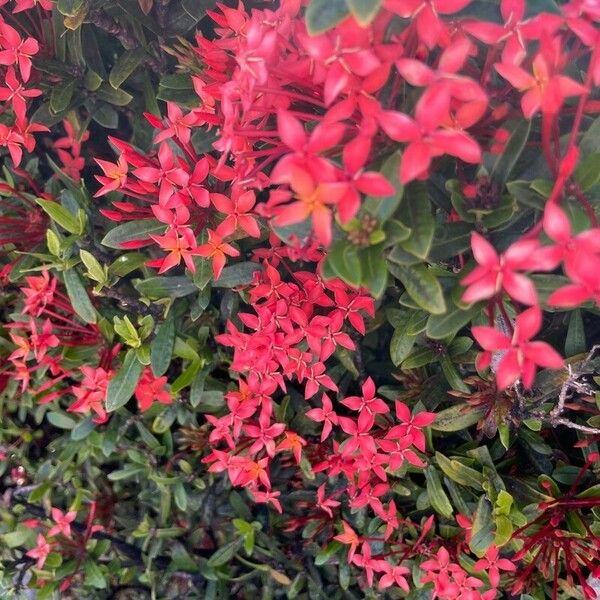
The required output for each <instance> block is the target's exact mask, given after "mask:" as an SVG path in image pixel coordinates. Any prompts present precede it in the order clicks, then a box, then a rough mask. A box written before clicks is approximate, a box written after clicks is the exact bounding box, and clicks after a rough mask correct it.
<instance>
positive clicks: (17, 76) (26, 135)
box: [0, 0, 53, 167]
mask: <svg viewBox="0 0 600 600" xmlns="http://www.w3.org/2000/svg"><path fill="white" fill-rule="evenodd" d="M7 4H8V0H4V1H2V2H1V4H0V69H1V72H2V79H3V84H2V85H1V86H0V102H2V103H5V104H4V105H3V106H2V108H1V111H2V112H3V113H4V112H6V111H10V112H11V113H12V118H11V119H10V121H9V122H11V124H10V125H9V124H7V123H5V122H2V123H0V146H2V147H5V148H6V149H7V150H8V152H9V153H10V156H11V158H12V161H13V166H14V167H18V166H19V164H20V162H21V159H22V157H23V150H24V149H25V150H26V151H27V152H32V151H33V149H34V147H35V137H34V134H35V133H38V132H41V131H48V128H47V127H46V126H44V125H40V124H39V123H33V122H30V121H29V120H28V118H27V109H28V105H29V104H30V103H31V99H32V98H36V97H38V96H40V95H41V93H42V91H41V90H40V89H38V88H36V87H34V86H32V80H33V79H35V77H34V74H33V73H32V58H33V57H35V56H36V55H37V54H38V53H39V52H40V39H43V35H40V34H39V32H41V30H42V25H41V21H43V20H44V19H46V18H48V17H47V16H44V14H43V13H42V12H39V13H38V15H37V17H31V22H32V23H33V24H34V25H35V26H36V33H35V36H34V35H31V33H30V31H29V30H28V29H26V28H24V27H23V25H22V24H21V22H20V21H18V20H15V19H14V18H13V17H12V15H13V14H14V13H19V12H21V11H26V10H28V9H31V8H32V7H34V6H36V5H37V6H38V7H39V8H40V9H41V11H49V10H51V9H52V4H53V3H52V2H51V1H50V0H41V1H40V2H38V1H37V0H15V2H14V6H13V7H12V11H10V10H9V9H8V7H7V6H6V5H7ZM11 4H13V3H12V2H11ZM36 19H37V21H36ZM11 23H12V24H11Z"/></svg>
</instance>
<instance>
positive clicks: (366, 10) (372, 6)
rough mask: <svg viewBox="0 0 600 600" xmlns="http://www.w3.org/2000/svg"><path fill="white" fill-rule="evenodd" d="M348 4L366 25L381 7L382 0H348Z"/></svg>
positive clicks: (355, 16) (356, 17)
mask: <svg viewBox="0 0 600 600" xmlns="http://www.w3.org/2000/svg"><path fill="white" fill-rule="evenodd" d="M313 1H314V0H313ZM346 4H347V5H348V8H349V9H350V12H351V13H352V15H353V16H354V18H355V19H356V20H357V21H358V23H359V25H361V26H362V27H366V26H367V25H368V24H369V23H370V22H371V21H372V20H373V19H374V18H375V17H376V16H377V13H378V12H379V9H380V8H381V0H346Z"/></svg>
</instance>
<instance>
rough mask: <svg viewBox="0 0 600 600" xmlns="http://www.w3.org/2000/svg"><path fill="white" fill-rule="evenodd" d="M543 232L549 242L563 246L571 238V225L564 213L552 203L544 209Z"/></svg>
mask: <svg viewBox="0 0 600 600" xmlns="http://www.w3.org/2000/svg"><path fill="white" fill-rule="evenodd" d="M544 231H545V232H546V234H547V235H548V237H549V238H550V239H551V240H554V241H555V242H558V243H560V244H565V243H566V242H567V241H568V240H569V239H570V238H571V223H570V221H569V218H568V217H567V215H566V213H565V212H564V211H563V210H562V209H561V208H560V207H559V206H558V205H557V204H556V203H554V202H548V203H547V204H546V207H545V208H544Z"/></svg>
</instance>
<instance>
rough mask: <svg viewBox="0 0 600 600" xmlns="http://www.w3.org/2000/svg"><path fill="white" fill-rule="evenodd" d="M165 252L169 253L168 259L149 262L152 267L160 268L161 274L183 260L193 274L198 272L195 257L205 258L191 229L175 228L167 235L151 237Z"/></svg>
mask: <svg viewBox="0 0 600 600" xmlns="http://www.w3.org/2000/svg"><path fill="white" fill-rule="evenodd" d="M150 237H151V238H152V239H153V240H154V241H155V242H156V243H157V244H158V245H159V246H160V247H161V248H162V249H163V250H166V251H167V252H169V254H168V256H167V257H166V258H159V259H156V260H151V261H148V262H147V263H146V264H148V266H151V267H160V268H159V271H158V272H159V273H164V272H165V271H168V270H169V269H172V268H173V267H176V266H177V265H178V264H180V263H181V259H183V262H184V263H185V265H186V266H187V268H188V269H189V270H190V271H191V272H192V273H195V272H196V265H194V261H193V259H192V257H193V256H203V254H201V253H200V248H201V247H198V245H197V243H196V237H195V236H194V232H193V231H192V230H191V229H190V228H189V227H179V228H176V227H173V228H171V229H169V230H168V231H167V233H165V235H151V236H150Z"/></svg>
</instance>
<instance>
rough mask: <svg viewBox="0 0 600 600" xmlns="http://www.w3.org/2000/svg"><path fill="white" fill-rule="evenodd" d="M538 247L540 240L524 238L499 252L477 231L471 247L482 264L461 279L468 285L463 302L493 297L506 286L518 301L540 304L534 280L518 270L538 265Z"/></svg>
mask: <svg viewBox="0 0 600 600" xmlns="http://www.w3.org/2000/svg"><path fill="white" fill-rule="evenodd" d="M538 247H539V242H538V241H537V240H522V241H518V242H515V243H514V244H513V245H512V246H510V247H509V248H508V249H507V250H506V252H504V253H503V254H501V255H498V253H497V252H496V250H495V249H494V247H493V246H492V245H491V244H490V243H489V242H488V241H487V240H486V239H485V238H484V237H483V236H482V235H480V234H479V233H477V232H473V233H472V235H471V248H472V250H473V256H474V258H475V260H476V261H477V262H478V263H479V264H478V266H477V267H475V268H474V269H473V270H472V271H471V272H470V273H469V274H468V275H467V276H466V277H464V278H463V279H462V281H461V285H464V286H467V289H466V290H465V293H464V294H463V296H462V299H463V302H468V303H472V302H478V301H479V300H485V299H487V298H493V297H494V296H496V295H498V294H499V293H500V292H501V291H502V290H503V289H504V291H505V292H506V293H507V294H508V295H509V296H510V297H511V298H514V299H515V300H517V301H518V302H521V303H523V304H536V303H537V294H536V291H535V287H534V286H533V283H532V282H531V281H530V280H529V279H528V278H527V277H525V275H522V274H521V273H518V271H523V270H526V269H534V268H536V266H538V265H537V262H535V261H534V255H535V251H536V250H537V249H538Z"/></svg>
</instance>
